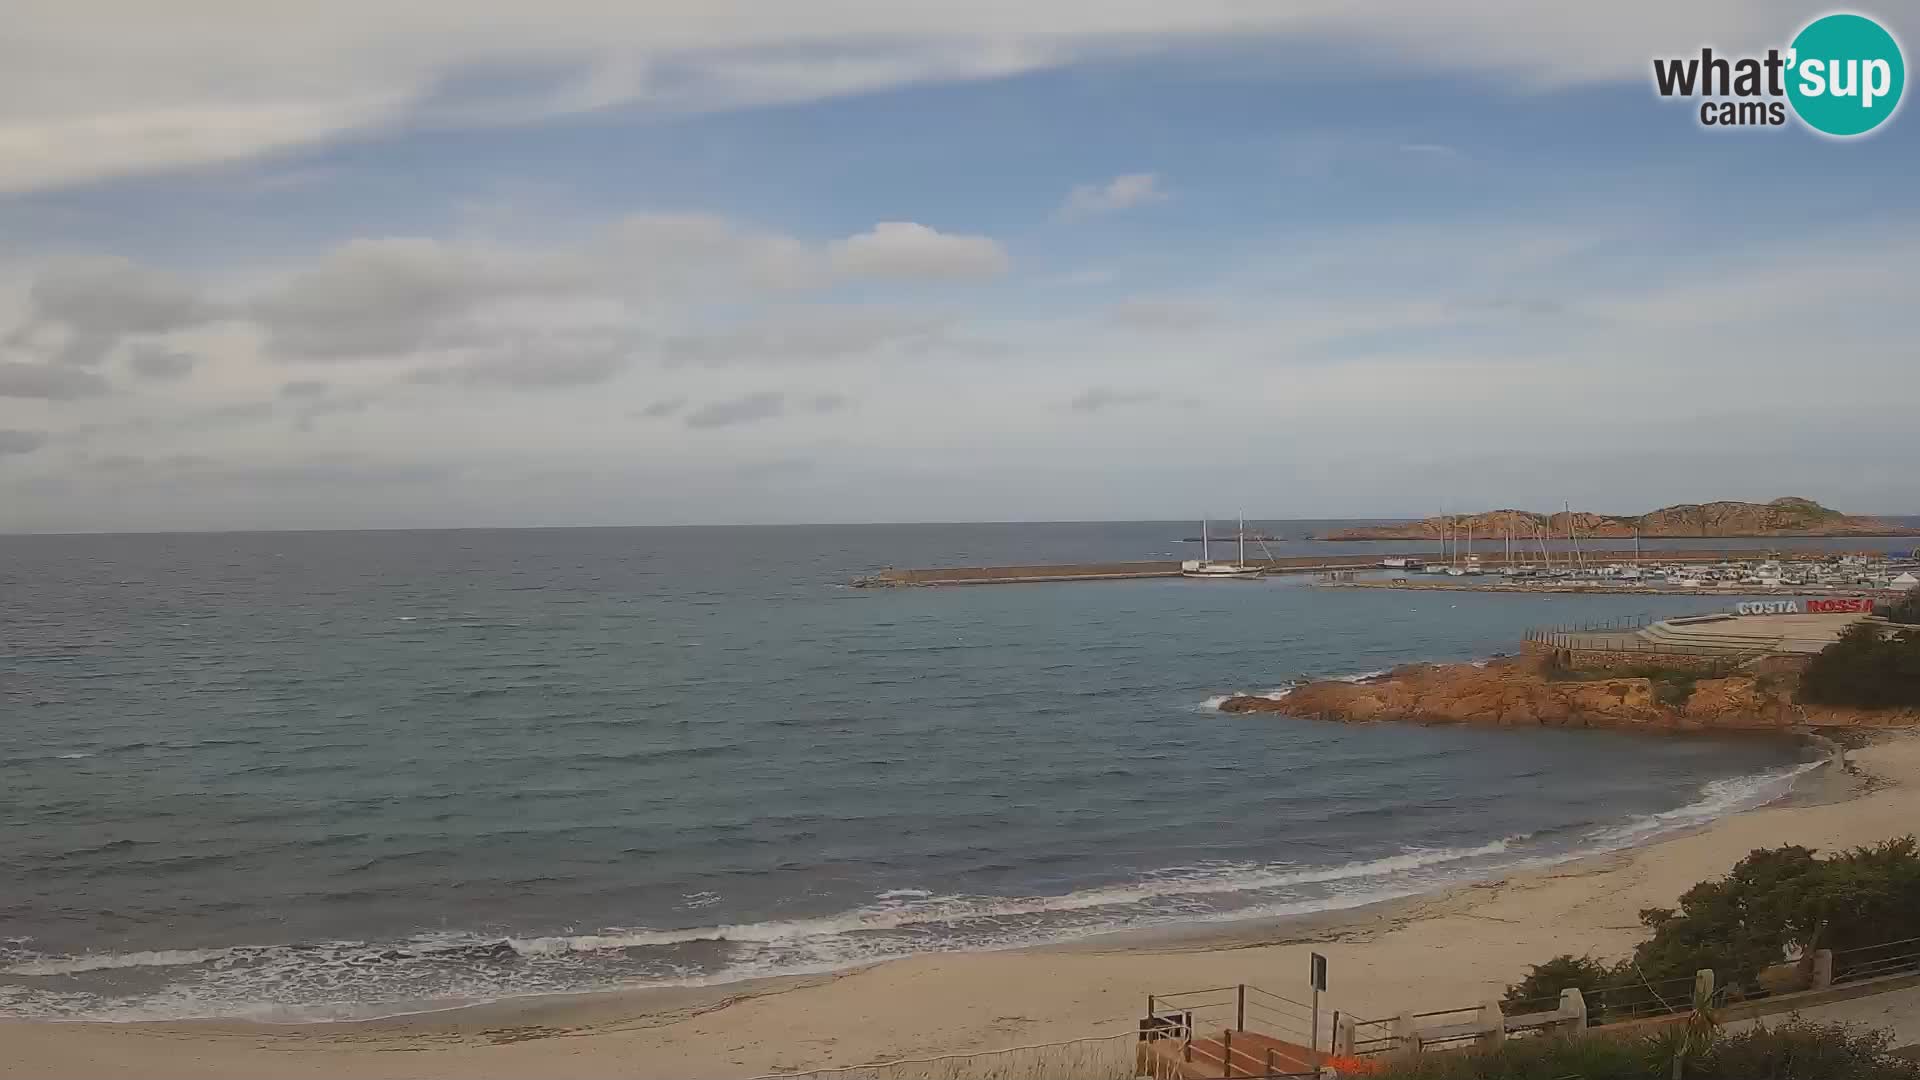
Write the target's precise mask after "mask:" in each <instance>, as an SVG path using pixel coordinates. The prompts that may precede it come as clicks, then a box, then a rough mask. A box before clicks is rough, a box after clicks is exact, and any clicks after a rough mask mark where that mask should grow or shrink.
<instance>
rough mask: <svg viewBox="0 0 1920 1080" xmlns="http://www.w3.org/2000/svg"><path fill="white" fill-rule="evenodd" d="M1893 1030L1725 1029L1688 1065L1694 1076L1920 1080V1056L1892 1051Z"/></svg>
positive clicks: (1804, 1025) (1792, 1021)
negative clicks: (1735, 1031)
mask: <svg viewBox="0 0 1920 1080" xmlns="http://www.w3.org/2000/svg"><path fill="white" fill-rule="evenodd" d="M1892 1045H1893V1036H1892V1034H1891V1033H1889V1032H1885V1031H1874V1030H1866V1029H1860V1028H1849V1027H1847V1026H1846V1025H1844V1024H1816V1023H1812V1022H1811V1021H1807V1020H1802V1019H1800V1018H1799V1017H1797V1016H1796V1017H1790V1018H1789V1019H1788V1020H1787V1021H1786V1022H1785V1023H1782V1024H1776V1025H1774V1026H1773V1027H1768V1028H1753V1029H1750V1030H1748V1031H1743V1032H1741V1033H1740V1034H1738V1035H1721V1036H1720V1037H1719V1038H1717V1039H1715V1040H1714V1042H1713V1044H1712V1045H1711V1046H1710V1047H1708V1048H1707V1052H1706V1053H1705V1054H1703V1055H1701V1056H1700V1057H1699V1058H1697V1059H1695V1061H1694V1062H1693V1063H1692V1064H1691V1065H1689V1066H1688V1068H1687V1073H1686V1075H1687V1077H1688V1080H1695V1078H1698V1080H1756V1078H1762V1077H1764V1078H1766V1080H1920V1061H1913V1060H1910V1059H1906V1058H1901V1057H1896V1056H1894V1055H1893V1054H1891V1053H1889V1052H1888V1051H1889V1048H1890V1047H1891V1046H1892Z"/></svg>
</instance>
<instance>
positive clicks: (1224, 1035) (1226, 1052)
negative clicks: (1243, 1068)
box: [1220, 1030, 1233, 1076]
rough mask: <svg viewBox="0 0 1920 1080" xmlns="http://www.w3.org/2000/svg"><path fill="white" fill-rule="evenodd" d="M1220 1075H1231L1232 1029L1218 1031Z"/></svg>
mask: <svg viewBox="0 0 1920 1080" xmlns="http://www.w3.org/2000/svg"><path fill="white" fill-rule="evenodd" d="M1220 1075H1221V1076H1232V1075H1233V1032H1232V1030H1227V1031H1223V1032H1221V1033H1220Z"/></svg>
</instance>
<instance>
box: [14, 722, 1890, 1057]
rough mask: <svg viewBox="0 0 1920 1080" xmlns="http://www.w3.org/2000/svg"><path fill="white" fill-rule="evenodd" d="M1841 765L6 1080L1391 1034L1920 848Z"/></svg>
mask: <svg viewBox="0 0 1920 1080" xmlns="http://www.w3.org/2000/svg"><path fill="white" fill-rule="evenodd" d="M1846 756H1847V758H1848V759H1849V760H1848V762H1847V763H1846V765H1844V766H1839V767H1836V765H1835V764H1834V763H1833V762H1834V759H1832V758H1829V762H1828V764H1826V765H1825V767H1822V768H1816V769H1813V770H1810V771H1809V772H1808V773H1806V774H1803V776H1802V777H1800V778H1799V780H1798V781H1797V782H1796V783H1795V785H1794V788H1793V791H1792V792H1791V793H1790V794H1789V795H1787V796H1786V797H1785V798H1782V799H1779V800H1776V801H1774V802H1772V803H1769V804H1767V805H1765V806H1762V807H1759V808H1755V809H1751V810H1747V811H1744V812H1738V813H1734V814H1730V815H1727V816H1725V817H1721V818H1718V819H1715V820H1713V821H1710V822H1706V823H1704V824H1702V825H1699V826H1697V827H1694V828H1691V829H1688V830H1686V831H1684V832H1681V833H1678V834H1675V835H1671V836H1668V837H1663V838H1662V839H1660V840H1658V841H1656V842H1654V843H1651V844H1646V845H1643V846H1639V847H1630V848H1625V849H1622V850H1619V851H1615V852H1611V853H1606V854H1600V855H1590V856H1585V857H1580V858H1576V859H1573V860H1570V861H1567V862H1561V863H1556V864H1553V865H1549V866H1544V867H1540V868H1530V869H1524V870H1519V871H1515V872H1510V873H1507V874H1505V875H1503V876H1497V877H1493V878H1488V879H1484V880H1479V881H1473V882H1468V883H1463V884H1459V885H1455V886H1451V887H1449V888H1446V889H1443V890H1440V891H1438V892H1434V893H1428V894H1422V895H1417V896H1409V897H1402V898H1397V899H1389V900H1385V901H1379V902H1375V903H1371V904H1367V905H1362V906H1357V907H1354V908H1348V909H1344V910H1338V911H1328V912H1322V913H1315V914H1306V915H1289V916H1280V917H1270V918H1265V919H1249V920H1244V921H1240V922H1223V923H1216V924H1204V923H1203V924H1189V925H1186V926H1178V927H1156V928H1145V929H1134V930H1125V931H1118V932H1114V933H1110V934H1103V935H1098V936H1094V937H1089V938H1085V939H1080V940H1076V941H1069V942H1063V943H1055V944H1047V945H1039V946H1027V947H1024V948H1020V949H1012V950H1005V951H992V952H970V953H969V952H955V953H922V954H917V955H913V956H908V957H904V958H899V959H892V960H887V961H883V962H879V963H875V964H870V965H865V966H860V967H854V968H848V969H843V970H839V971H835V972H830V973H822V974H796V975H782V976H774V977H770V978H765V979H756V980H748V981H744V982H731V983H724V984H715V985H710V986H698V987H674V988H666V987H660V988H644V989H633V990H617V991H606V992H596V993H586V994H571V995H554V996H551V997H532V998H525V997H523V998H510V999H503V1000H499V1001H492V1002H485V1003H478V1004H472V1005H466V1006H459V1007H454V1008H448V1009H438V1010H435V1011H432V1012H415V1013H408V1014H401V1015H395V1016H389V1017H385V1018H382V1019H375V1020H362V1021H345V1022H331V1023H317V1024H271V1023H260V1022H244V1021H226V1020H200V1021H174V1022H153V1021H145V1022H121V1023H109V1022H90V1021H40V1020H32V1021H29V1020H4V1021H0V1039H4V1040H5V1041H6V1043H7V1044H8V1047H9V1051H10V1053H9V1054H8V1055H7V1056H6V1060H3V1061H0V1077H12V1076H21V1077H25V1076H61V1075H86V1076H95V1077H108V1076H127V1077H132V1076H144V1077H165V1076H215V1077H228V1076H230V1077H236V1078H238V1077H243V1076H257V1075H280V1076H303V1075H313V1076H319V1075H328V1076H344V1077H350V1078H359V1077H376V1076H379V1077H418V1078H422V1080H440V1078H449V1080H450V1078H452V1077H455V1076H471V1075H484V1074H500V1073H517V1074H535V1073H537V1074H540V1075H546V1076H573V1075H579V1076H595V1075H607V1074H609V1073H612V1072H616V1071H618V1072H625V1073H629V1074H632V1073H635V1072H638V1073H639V1074H640V1075H672V1076H686V1077H716V1078H717V1077H742V1076H749V1075H753V1074H756V1073H763V1072H771V1071H778V1070H801V1069H805V1068H821V1067H827V1066H846V1065H852V1064H859V1063H861V1062H866V1061H880V1060H889V1059H893V1058H899V1057H909V1056H915V1055H921V1054H936V1053H952V1052H958V1051H981V1050H992V1049H995V1048H998V1047H1004V1046H1012V1045H1018V1044H1027V1043H1037V1042H1047V1041H1053V1040H1060V1039H1072V1038H1082V1037H1086V1036H1093V1035H1113V1034H1118V1033H1122V1032H1125V1031H1127V1030H1130V1029H1131V1027H1132V1025H1133V1023H1134V1022H1135V1020H1136V1019H1137V1017H1138V1014H1139V1013H1140V1011H1141V1008H1142V1005H1143V1003H1144V1001H1145V996H1146V995H1147V994H1149V993H1166V992H1171V991H1178V990H1184V989H1189V988H1192V987H1196V986H1208V985H1220V984H1230V983H1235V982H1242V981H1244V982H1249V983H1254V984H1258V985H1262V986H1265V987H1268V988H1270V989H1274V990H1278V991H1280V992H1282V993H1287V992H1291V991H1295V990H1298V989H1300V988H1301V985H1303V980H1304V975H1303V972H1304V970H1305V961H1306V954H1307V952H1308V951H1310V950H1311V951H1320V952H1322V953H1325V954H1326V955H1328V956H1329V958H1330V960H1331V961H1332V986H1331V988H1330V993H1329V1008H1347V1009H1349V1010H1351V1011H1357V1012H1359V1013H1360V1014H1362V1015H1367V1016H1381V1015H1390V1014H1392V1013H1393V1012H1396V1011H1398V1010H1399V1009H1402V1008H1417V1009H1430V1008H1444V1007H1454V1006H1459V1005H1466V1004H1472V1003H1475V1002H1478V1001H1480V1000H1482V999H1484V998H1485V997H1486V996H1488V995H1490V994H1491V995H1493V996H1497V995H1498V993H1499V991H1500V989H1501V988H1502V987H1503V986H1504V984H1505V983H1507V982H1510V981H1513V980H1515V979H1517V978H1519V977H1520V975H1521V974H1523V973H1524V971H1525V967H1526V965H1527V964H1530V963H1534V962H1538V961H1541V960H1545V959H1547V958H1548V957H1549V956H1552V955H1554V954H1557V953H1560V952H1569V951H1571V952H1575V953H1580V952H1583V951H1585V952H1590V953H1592V954H1594V955H1596V956H1606V957H1617V956H1620V955H1624V954H1625V953H1626V952H1627V951H1629V950H1630V948H1631V945H1632V944H1633V943H1634V942H1636V941H1638V940H1639V939H1640V938H1641V936H1642V930H1641V928H1640V926H1639V924H1638V920H1637V912H1638V910H1639V909H1640V908H1642V907H1648V906H1656V905H1667V904H1671V903H1672V902H1673V901H1674V899H1675V898H1676V897H1677V896H1678V894H1679V892H1681V891H1683V890H1684V889H1685V888H1687V887H1689V886H1691V885H1692V884H1693V883H1694V882H1695V881H1698V880H1701V879H1703V878H1708V877H1713V876H1715V875H1718V874H1720V873H1724V872H1725V871H1726V869H1728V868H1729V867H1730V866H1731V865H1732V863H1733V862H1736V861H1738V859H1739V858H1740V857H1742V856H1743V855H1744V854H1745V853H1746V852H1747V851H1748V850H1750V849H1752V848H1754V847H1761V846H1774V845H1777V844H1781V843H1805V844H1808V845H1809V846H1815V847H1821V848H1832V847H1835V846H1851V845H1854V844H1864V843H1871V842H1875V841H1878V840H1883V839H1887V838H1888V837H1891V836H1895V835H1901V834H1904V833H1905V832H1909V831H1912V830H1913V824H1912V823H1913V822H1914V821H1917V820H1920V736H1916V735H1914V734H1912V733H1886V734H1880V735H1878V736H1877V737H1876V738H1875V739H1873V741H1871V742H1870V743H1868V744H1867V745H1865V746H1864V747H1861V748H1857V749H1852V750H1848V751H1847V752H1846ZM642 1062H644V1063H646V1066H645V1067H644V1068H637V1067H636V1066H637V1065H638V1063H642Z"/></svg>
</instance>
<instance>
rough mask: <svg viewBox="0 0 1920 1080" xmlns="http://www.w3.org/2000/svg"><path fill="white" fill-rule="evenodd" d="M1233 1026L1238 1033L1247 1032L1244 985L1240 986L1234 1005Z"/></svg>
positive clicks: (1245, 986) (1245, 987)
mask: <svg viewBox="0 0 1920 1080" xmlns="http://www.w3.org/2000/svg"><path fill="white" fill-rule="evenodd" d="M1233 1026H1234V1027H1235V1028H1236V1029H1238V1030H1240V1031H1245V1030H1247V984H1246V983H1241V984H1240V994H1239V998H1238V999H1237V1000H1236V1002H1235V1003H1234V1007H1233Z"/></svg>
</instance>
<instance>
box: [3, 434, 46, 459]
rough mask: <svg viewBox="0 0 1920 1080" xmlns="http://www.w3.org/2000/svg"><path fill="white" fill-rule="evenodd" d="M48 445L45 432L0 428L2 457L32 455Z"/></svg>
mask: <svg viewBox="0 0 1920 1080" xmlns="http://www.w3.org/2000/svg"><path fill="white" fill-rule="evenodd" d="M46 444H47V433H46V432H44V431H11V430H8V429H6V428H0V457H6V456H8V455H11V454H31V453H33V452H34V451H35V450H38V449H40V448H41V447H42V446H45V445H46Z"/></svg>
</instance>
